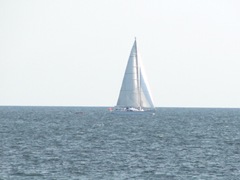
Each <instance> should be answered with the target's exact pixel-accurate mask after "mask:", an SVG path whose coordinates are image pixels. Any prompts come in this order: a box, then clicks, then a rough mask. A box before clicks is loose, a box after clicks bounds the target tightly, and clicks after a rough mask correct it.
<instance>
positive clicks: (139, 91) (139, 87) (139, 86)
mask: <svg viewBox="0 0 240 180" xmlns="http://www.w3.org/2000/svg"><path fill="white" fill-rule="evenodd" d="M135 52H136V65H137V91H138V98H139V106H140V109H142V97H141V79H140V78H141V76H140V71H141V69H140V65H139V62H138V51H137V40H136V37H135Z"/></svg>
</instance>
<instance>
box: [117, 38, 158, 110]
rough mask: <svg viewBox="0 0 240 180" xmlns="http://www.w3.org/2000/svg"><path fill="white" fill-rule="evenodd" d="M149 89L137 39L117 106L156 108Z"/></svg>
mask: <svg viewBox="0 0 240 180" xmlns="http://www.w3.org/2000/svg"><path fill="white" fill-rule="evenodd" d="M148 89H149V88H148V83H147V81H146V77H145V75H144V70H143V67H142V64H141V61H140V57H139V54H138V51H137V43H136V40H135V41H134V44H133V46H132V50H131V53H130V56H129V59H128V64H127V67H126V70H125V74H124V78H123V82H122V86H121V90H120V94H119V98H118V102H117V106H118V107H134V108H138V109H142V108H154V105H153V101H152V98H151V94H150V92H149V90H148Z"/></svg>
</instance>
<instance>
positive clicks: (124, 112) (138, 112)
mask: <svg viewBox="0 0 240 180" xmlns="http://www.w3.org/2000/svg"><path fill="white" fill-rule="evenodd" d="M111 113H112V114H116V115H152V116H153V115H155V111H151V110H149V111H117V110H114V111H112V112H111Z"/></svg>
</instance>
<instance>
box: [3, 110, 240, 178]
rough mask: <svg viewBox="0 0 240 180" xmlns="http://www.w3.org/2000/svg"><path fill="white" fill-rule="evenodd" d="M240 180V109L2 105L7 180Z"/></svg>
mask: <svg viewBox="0 0 240 180" xmlns="http://www.w3.org/2000/svg"><path fill="white" fill-rule="evenodd" d="M239 178H240V109H214V108H211V109H207V108H157V111H156V115H155V116H145V117H144V116H118V115H112V114H110V113H109V112H108V110H107V108H105V107H0V179H1V180H8V179H10V180H11V179H13V180H15V179H17V180H18V179H20V180H21V179H24V180H26V179H27V180H28V179H29V180H38V179H56V180H61V179H75V180H77V179H138V180H139V179H150V180H151V179H160V180H161V179H162V180H168V179H170V180H171V179H173V180H175V179H176V180H186V179H191V180H192V179H193V180H194V179H204V180H206V179H214V180H215V179H222V180H226V179H227V180H228V179H229V180H235V179H236V180H237V179H239Z"/></svg>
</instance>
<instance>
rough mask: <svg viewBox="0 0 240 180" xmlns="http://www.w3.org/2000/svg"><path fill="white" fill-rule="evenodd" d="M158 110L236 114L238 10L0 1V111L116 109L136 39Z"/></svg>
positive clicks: (105, 1) (179, 0)
mask: <svg viewBox="0 0 240 180" xmlns="http://www.w3.org/2000/svg"><path fill="white" fill-rule="evenodd" d="M135 36H136V37H137V40H138V47H139V49H140V52H141V57H142V61H143V64H144V65H145V70H146V74H147V76H148V81H149V84H150V87H151V90H152V95H153V98H154V102H155V106H157V107H238V108H239V107H240V80H239V78H240V1H239V0H0V105H49V106H51V105H61V106H114V105H115V104H116V101H117V98H118V94H119V90H120V86H121V83H122V79H123V73H124V71H125V67H126V63H127V60H128V56H129V53H130V50H131V46H132V44H133V41H134V37H135Z"/></svg>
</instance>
